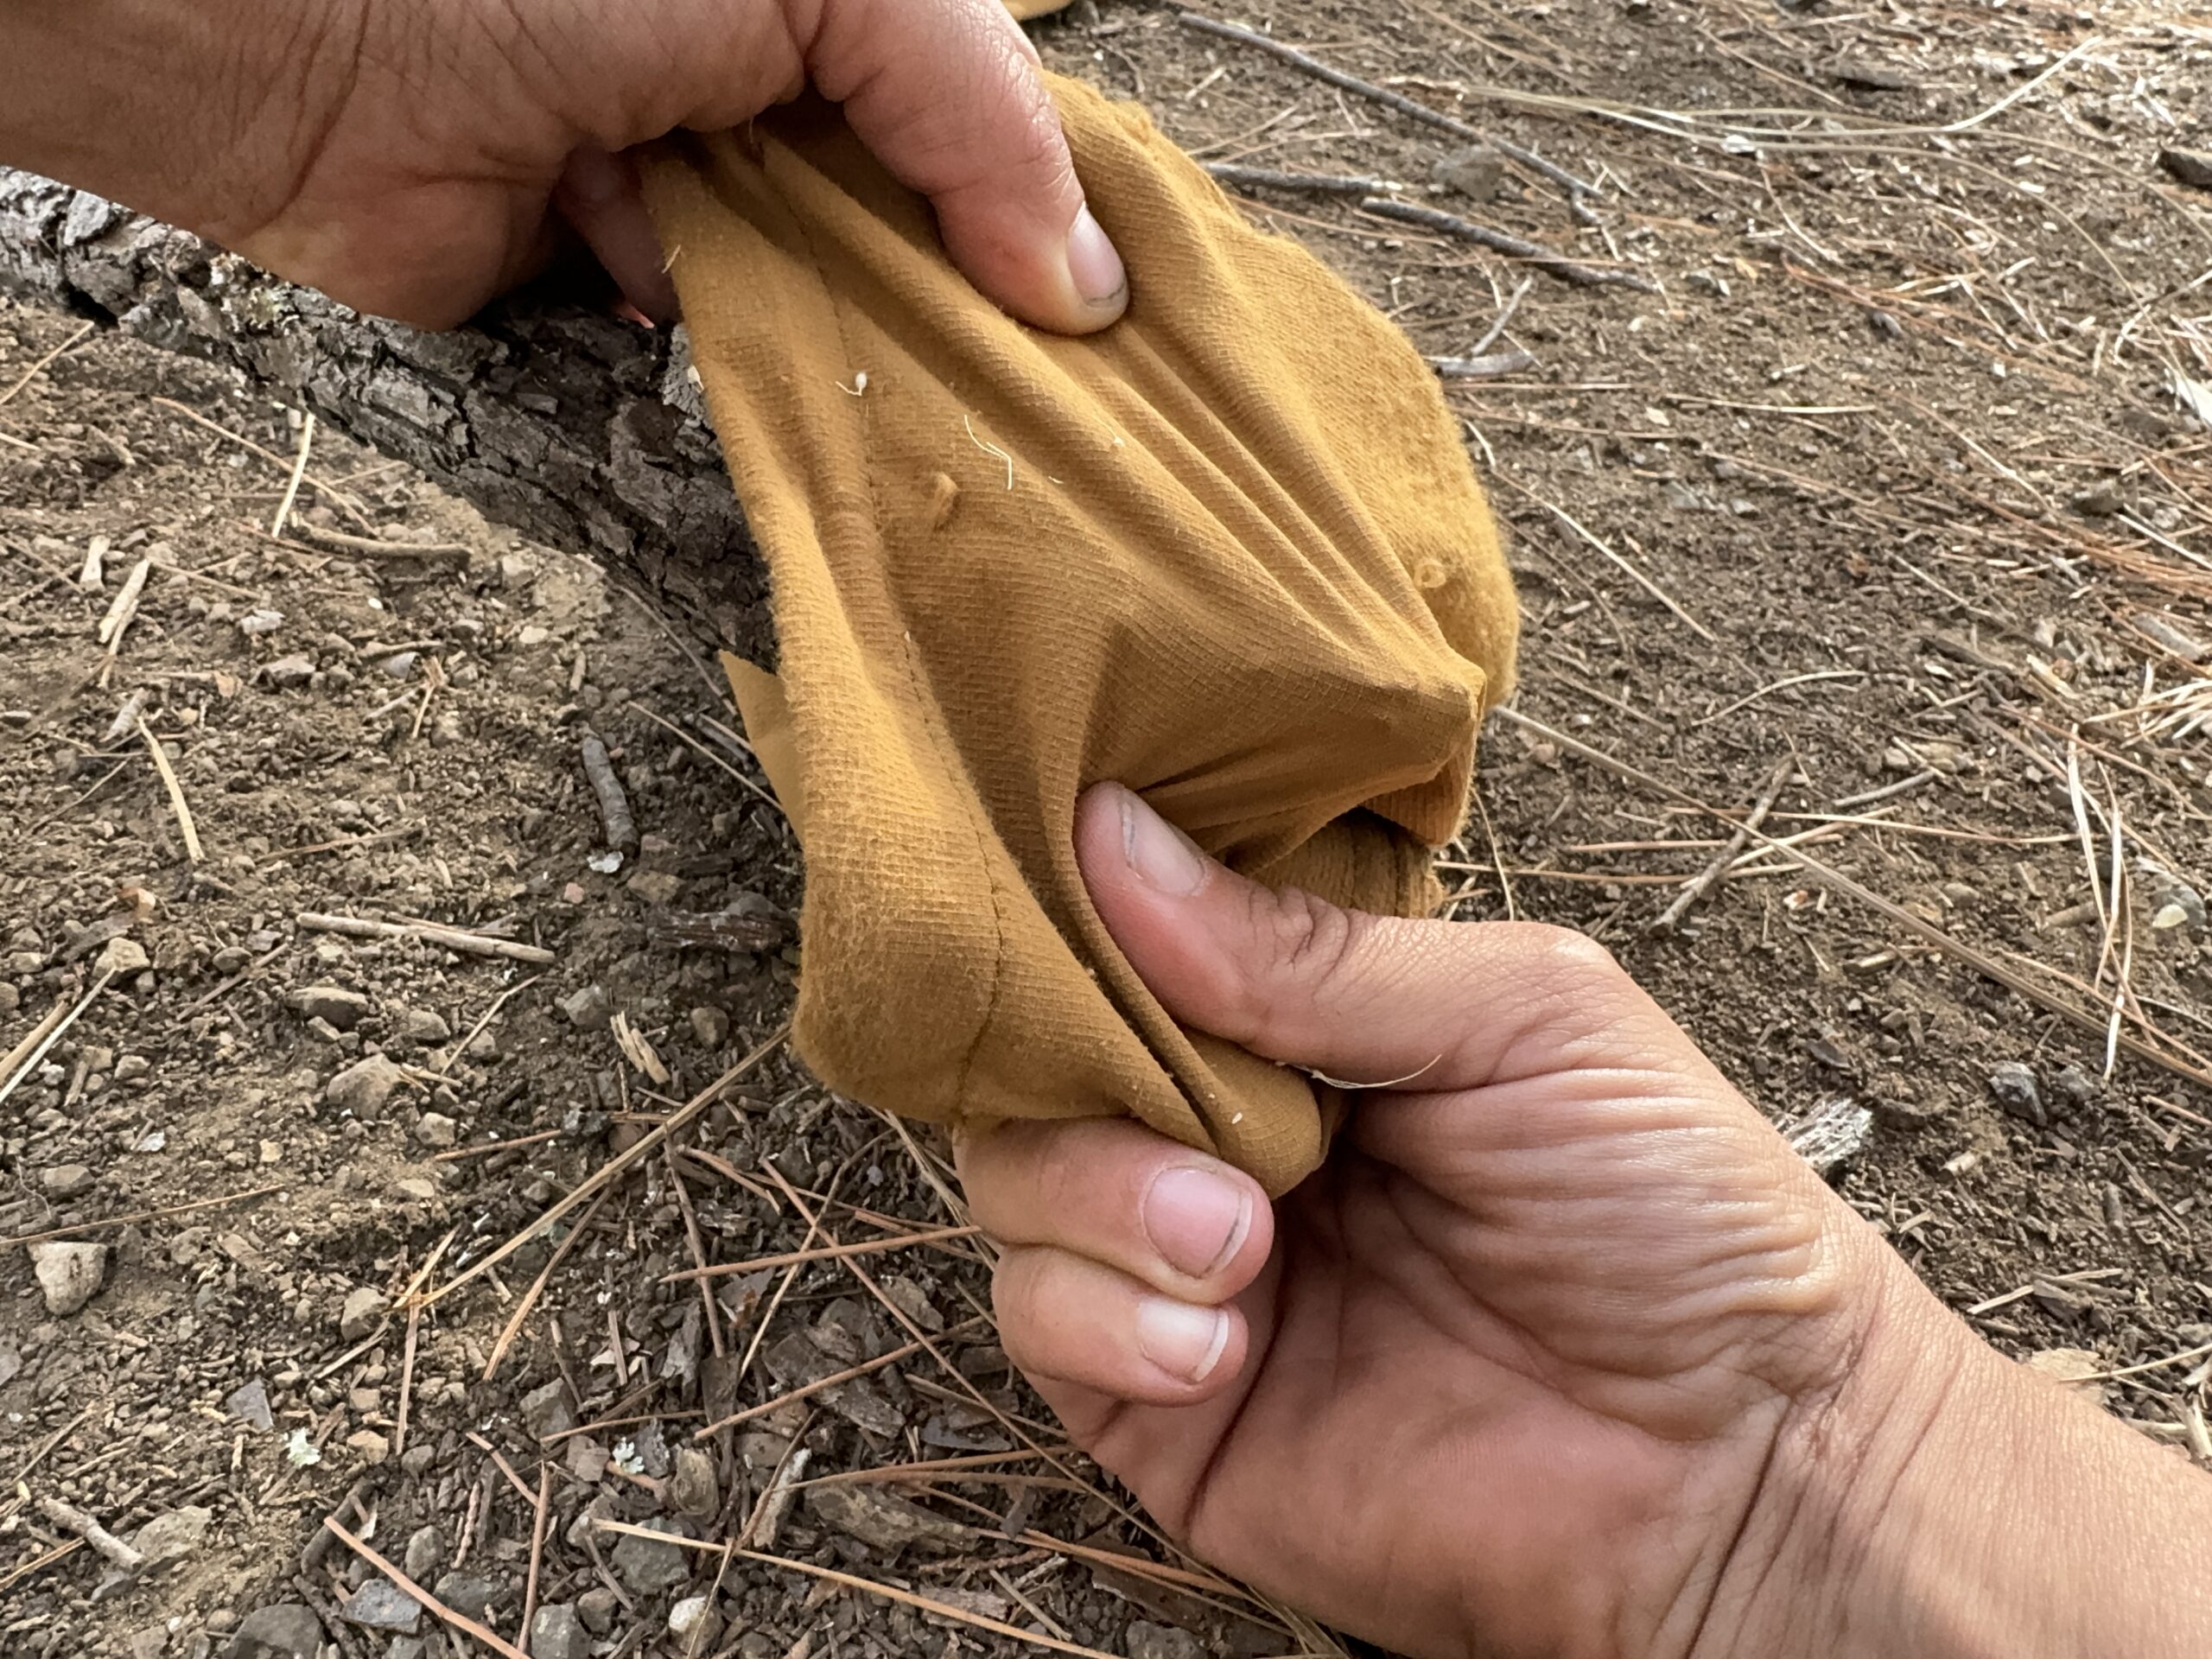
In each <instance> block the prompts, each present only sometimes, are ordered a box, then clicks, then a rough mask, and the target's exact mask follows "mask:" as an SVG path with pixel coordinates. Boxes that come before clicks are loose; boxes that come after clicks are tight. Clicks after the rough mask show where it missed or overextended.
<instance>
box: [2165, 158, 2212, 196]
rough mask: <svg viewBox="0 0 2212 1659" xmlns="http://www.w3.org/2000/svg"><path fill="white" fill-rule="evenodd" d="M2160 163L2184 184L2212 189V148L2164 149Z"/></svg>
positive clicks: (2200, 188) (2201, 188) (2202, 188)
mask: <svg viewBox="0 0 2212 1659" xmlns="http://www.w3.org/2000/svg"><path fill="white" fill-rule="evenodd" d="M2158 165H2159V166H2160V167H2163V168H2165V169H2166V171H2167V172H2169V173H2171V174H2172V175H2174V177H2176V178H2177V179H2179V180H2180V181H2182V182H2183V184H2188V185H2194V186H2195V187H2196V188H2197V189H2199V190H2212V149H2162V150H2160V151H2159V152H2158Z"/></svg>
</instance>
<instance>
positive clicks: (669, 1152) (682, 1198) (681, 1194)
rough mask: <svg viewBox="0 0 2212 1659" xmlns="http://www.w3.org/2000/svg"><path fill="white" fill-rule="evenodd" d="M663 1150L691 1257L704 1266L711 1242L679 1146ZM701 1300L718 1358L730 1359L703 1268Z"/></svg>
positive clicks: (668, 1145)
mask: <svg viewBox="0 0 2212 1659" xmlns="http://www.w3.org/2000/svg"><path fill="white" fill-rule="evenodd" d="M661 1152H662V1153H663V1154H664V1156H665V1157H666V1158H667V1160H668V1179H670V1180H671V1181H672V1182H674V1183H675V1185H676V1203H677V1208H678V1209H680V1210H682V1211H683V1236H684V1238H685V1240H686V1242H687V1243H690V1247H691V1260H692V1261H693V1262H696V1264H697V1265H698V1266H699V1267H700V1268H702V1269H704V1268H705V1267H706V1265H707V1242H706V1240H705V1239H704V1238H703V1237H702V1236H701V1235H700V1232H699V1215H698V1212H697V1211H695V1210H694V1209H692V1207H691V1189H690V1186H689V1185H686V1184H685V1182H684V1179H683V1166H682V1165H681V1164H679V1163H677V1161H676V1145H675V1143H674V1142H673V1141H670V1142H667V1143H665V1144H664V1145H663V1146H662V1147H661ZM699 1300H700V1302H701V1303H702V1306H703V1311H704V1312H705V1314H706V1319H707V1337H708V1340H709V1341H710V1342H711V1343H712V1344H714V1349H715V1358H716V1359H728V1357H729V1349H728V1346H727V1345H726V1344H724V1342H723V1340H722V1320H721V1309H720V1308H719V1307H717V1306H715V1292H714V1287H712V1286H711V1285H709V1284H708V1282H707V1280H706V1274H705V1273H704V1272H703V1271H702V1273H701V1274H700V1276H699Z"/></svg>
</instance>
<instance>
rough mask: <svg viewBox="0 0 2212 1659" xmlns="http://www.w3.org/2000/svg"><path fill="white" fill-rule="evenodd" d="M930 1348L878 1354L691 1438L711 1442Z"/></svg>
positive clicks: (916, 1345) (912, 1345) (920, 1346)
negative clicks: (742, 1424) (740, 1427)
mask: <svg viewBox="0 0 2212 1659" xmlns="http://www.w3.org/2000/svg"><path fill="white" fill-rule="evenodd" d="M927 1345H928V1344H926V1343H922V1342H910V1343H908V1344H906V1346H905V1347H903V1348H893V1350H892V1351H890V1352H889V1353H887V1354H879V1355H877V1356H876V1357H874V1359H866V1360H862V1361H861V1363H859V1364H857V1365H849V1366H847V1367H846V1368H845V1369H844V1370H842V1371H839V1372H838V1373H837V1374H836V1376H824V1377H818V1378H817V1379H816V1380H815V1381H814V1382H811V1383H804V1384H803V1385H802V1386H800V1387H798V1388H796V1389H791V1391H790V1392H789V1393H787V1394H779V1395H777V1396H776V1397H775V1398H774V1399H773V1400H764V1401H762V1402H760V1404H759V1405H757V1406H747V1408H745V1409H744V1410H742V1411H740V1412H734V1413H732V1414H730V1415H729V1416H728V1417H725V1418H723V1419H722V1420H721V1421H720V1422H718V1423H709V1424H708V1425H707V1426H706V1427H704V1428H702V1429H695V1430H694V1431H693V1432H692V1435H691V1438H692V1439H693V1440H712V1439H713V1438H714V1437H715V1435H717V1434H719V1433H721V1432H722V1430H724V1429H726V1428H734V1427H737V1425H738V1424H740V1423H749V1422H751V1421H753V1419H754V1418H755V1417H765V1416H766V1415H767V1414H769V1413H770V1412H772V1411H775V1410H777V1409H779V1408H781V1407H784V1406H788V1405H793V1404H796V1403H797V1402H799V1401H801V1400H810V1399H812V1398H813V1397H814V1396H815V1395H817V1394H820V1393H821V1392H822V1391H823V1389H834V1388H836V1386H837V1385H838V1384H839V1383H850V1382H852V1381H853V1380H854V1379H855V1378H856V1377H862V1376H868V1373H870V1372H871V1371H880V1370H882V1369H883V1368H884V1367H885V1366H887V1365H895V1364H897V1363H899V1361H900V1360H902V1359H912V1357H914V1356H915V1355H916V1354H918V1353H920V1352H921V1351H922V1350H923V1349H924V1348H925V1347H926V1346H927Z"/></svg>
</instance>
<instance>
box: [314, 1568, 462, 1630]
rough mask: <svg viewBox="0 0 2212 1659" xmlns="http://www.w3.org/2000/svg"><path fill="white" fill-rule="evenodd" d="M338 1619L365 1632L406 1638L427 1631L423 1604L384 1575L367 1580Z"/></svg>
mask: <svg viewBox="0 0 2212 1659" xmlns="http://www.w3.org/2000/svg"><path fill="white" fill-rule="evenodd" d="M440 1599H441V1600H442V1599H444V1598H442V1597H441V1598H440ZM338 1616H339V1617H340V1618H342V1619H344V1620H345V1621H346V1623H347V1624H359V1625H360V1626H361V1627H362V1628H363V1629H364V1630H396V1631H397V1632H398V1633H399V1634H400V1635H402V1636H412V1635H414V1634H415V1632H416V1630H420V1629H422V1628H423V1604H422V1603H421V1602H419V1601H417V1600H416V1599H415V1598H414V1597H412V1596H410V1595H409V1594H408V1593H407V1592H405V1591H404V1590H403V1589H401V1588H400V1587H399V1586H397V1585H396V1584H394V1583H393V1582H392V1581H391V1580H390V1579H387V1578H384V1577H381V1576H378V1577H376V1578H371V1579H364V1580H362V1581H361V1587H360V1588H359V1589H358V1590H356V1591H355V1592H353V1594H352V1595H350V1596H348V1597H346V1601H345V1605H343V1606H341V1607H340V1608H339V1610H338Z"/></svg>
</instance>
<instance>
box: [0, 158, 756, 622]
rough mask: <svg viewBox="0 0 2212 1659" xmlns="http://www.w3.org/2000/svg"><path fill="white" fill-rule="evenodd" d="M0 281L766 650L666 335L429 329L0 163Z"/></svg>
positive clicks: (543, 321)
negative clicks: (287, 409)
mask: <svg viewBox="0 0 2212 1659" xmlns="http://www.w3.org/2000/svg"><path fill="white" fill-rule="evenodd" d="M0 289H5V290H6V291H8V292H10V293H13V294H15V295H17V296H22V297H28V298H30V299H33V300H35V301H40V302H45V303H48V304H51V305H54V306H56V307H59V308H66V309H67V310H69V311H72V312H74V313H76V314H77V315H80V316H84V317H87V318H90V319H92V320H94V321H99V322H102V323H106V324H110V325H112V326H114V327H118V328H120V329H121V330H122V331H123V332H124V333H125V334H130V335H133V336H135V337H137V338H138V339H140V340H147V341H149V342H150V343H151V344H153V345H155V346H160V347H162V348H164V349H166V350H169V351H175V352H182V353H189V354H190V355H192V356H194V357H198V358H201V359H206V360H207V361H209V362H212V363H215V364H218V365H225V366H228V367H231V368H234V369H236V370H238V372H241V373H243V374H244V375H245V377H246V378H247V379H248V380H249V381H251V383H252V384H253V385H255V386H256V387H257V389H259V390H261V391H265V392H267V393H268V394H269V395H270V396H271V397H278V398H282V399H283V400H285V401H287V402H290V403H293V404H297V405H298V406H299V407H300V408H302V409H304V410H310V411H312V412H313V413H314V414H315V416H316V417H317V418H318V419H319V420H321V421H323V422H325V423H327V424H329V425H331V426H333V427H334V428H336V429H338V430H340V431H341V432H344V433H346V435H349V436H351V437H353V438H354V439H356V440H358V441H359V442H363V443H365V444H367V445H369V446H370V447H371V448H374V449H376V450H378V452H379V453H381V454H385V455H386V456H389V457H391V459H393V460H395V461H406V462H407V463H409V464H410V465H411V466H413V467H416V469H417V470H418V471H420V472H421V473H422V474H423V475H424V476H425V477H427V478H429V480H431V481H432V482H434V483H435V484H437V485H439V486H441V487H442V488H444V489H447V490H449V491H451V492H452V493H454V494H455V495H458V496H460V497H461V498H462V499H465V500H467V501H468V502H470V503H472V504H473V505H475V506H476V507H477V508H478V509H479V510H480V511H481V512H483V513H484V514H485V515H486V517H487V518H492V519H493V520H494V521H496V522H498V523H499V524H505V525H509V526H511V527H512V528H513V529H515V530H518V531H522V532H523V533H524V534H525V535H527V536H530V537H533V538H534V539H536V540H537V541H540V542H543V543H545V544H546V545H548V546H550V547H556V548H559V549H562V550H564V551H568V552H572V553H580V554H582V555H585V556H588V557H590V558H593V559H595V560H597V561H598V562H599V563H602V564H605V565H607V566H609V567H611V568H613V569H617V570H620V571H621V572H624V573H626V574H627V575H632V576H633V577H634V578H635V579H636V580H638V581H639V582H642V583H643V584H644V585H645V588H646V589H647V590H648V591H649V592H650V593H652V594H656V595H658V598H659V599H660V601H661V602H662V604H663V606H664V608H665V609H666V610H667V612H668V613H669V614H670V615H671V618H672V619H674V620H677V621H678V622H680V623H681V624H682V625H683V626H685V627H687V629H688V630H689V631H690V632H693V633H695V634H696V635H698V636H700V637H701V638H702V639H706V640H708V641H709V642H711V643H713V644H715V645H727V646H728V647H729V648H730V649H732V650H734V651H736V652H740V653H741V654H743V655H746V656H748V657H752V658H755V659H756V660H761V661H766V660H768V659H769V658H770V657H771V656H772V650H773V647H772V635H771V632H770V626H769V622H768V613H767V605H766V575H765V573H764V571H763V570H762V569H761V567H760V562H759V560H758V558H757V557H756V556H755V554H754V552H753V545H752V542H751V539H750V538H749V537H748V536H747V533H746V528H745V521H744V517H743V515H742V513H741V512H740V511H739V508H738V505H737V501H736V499H735V497H734V495H733V494H732V493H731V491H730V486H729V478H728V473H727V471H726V470H725V469H724V467H723V466H722V461H721V453H720V451H719V450H718V449H717V448H716V447H715V440H714V435H713V434H712V432H711V431H710V430H709V429H708V427H707V425H706V423H705V421H704V419H703V418H702V410H701V406H700V402H699V397H698V394H697V390H696V384H695V383H694V382H693V381H692V380H691V378H690V368H689V364H688V361H687V360H686V359H685V357H684V354H683V342H682V339H681V336H680V334H678V335H675V336H671V335H670V334H652V333H649V332H647V331H646V330H645V329H644V328H641V327H635V326H632V325H631V324H627V323H625V322H622V321H619V320H618V319H616V318H613V317H611V316H607V315H600V314H597V313H594V312H591V311H588V310H584V309H582V308H575V307H572V306H564V305H562V304H559V303H556V302H551V301H549V300H546V299H544V298H543V297H539V298H537V299H535V300H533V299H531V298H530V297H524V298H520V299H518V300H515V301H512V302H503V303H502V304H500V305H498V306H495V307H493V308H492V309H491V310H489V311H487V312H486V314H485V315H482V316H480V317H479V318H478V319H477V320H476V321H475V322H474V324H473V325H472V326H470V327H467V328H463V329H459V330H456V331H454V332H453V333H450V334H422V333H419V332H417V331H416V330H414V329H411V328H407V327H402V326H400V325H398V324H397V323H390V322H385V321H380V320H378V319H375V318H370V317H364V316H361V315H359V314H358V313H355V312H353V311H350V310H348V309H346V308H345V307H343V306H340V305H336V304H334V303H333V302H331V301H329V300H327V299H326V298H324V297H323V296H321V295H320V294H317V293H315V292H313V291H311V290H309V289H301V288H296V287H294V286H292V285H291V284H289V283H283V282H280V281H277V279H275V278H273V277H270V276H268V275H267V274H265V273H264V272H262V271H260V270H257V269H256V268H255V267H253V266H252V265H251V264H247V263H246V262H245V261H244V260H242V259H239V258H238V257H235V256H233V255H231V254H226V253H224V252H222V251H220V250H219V249H217V248H214V247H212V246H210V245H208V244H207V243H206V242H203V241H201V240H200V238H197V237H194V236H191V235H189V234H187V233H186V232H181V231H177V230H174V229H172V228H170V227H168V226H164V225H160V224H157V223H156V222H155V221H153V220H151V219H145V218H143V217H141V216H140V215H137V214H135V213H130V212H129V211H127V210H126V209H124V208H121V207H117V206H116V205H115V204H113V203H111V202H109V201H105V200H102V199H100V198H99V197H97V196H93V195H89V194H86V193H85V192H83V191H79V190H73V189H70V188H67V187H66V186H63V185H59V184H55V183H54V182H52V181H48V180H46V179H41V178H39V177H36V176H35V175H31V174H27V173H21V172H16V171H13V170H10V169H7V168H0Z"/></svg>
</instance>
